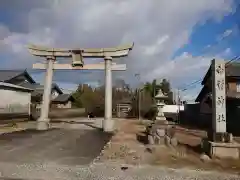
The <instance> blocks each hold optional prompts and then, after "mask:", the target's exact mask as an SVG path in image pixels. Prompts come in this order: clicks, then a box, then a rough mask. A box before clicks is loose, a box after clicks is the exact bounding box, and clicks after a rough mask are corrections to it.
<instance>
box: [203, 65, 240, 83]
mask: <svg viewBox="0 0 240 180" xmlns="http://www.w3.org/2000/svg"><path fill="white" fill-rule="evenodd" d="M225 70H226V76H227V77H237V78H240V63H239V62H234V63H229V64H228V65H227V66H226V69H225ZM211 74H212V72H211V66H210V67H209V68H208V71H207V73H206V75H205V76H204V78H203V81H202V85H204V84H206V82H207V80H208V78H210V77H211Z"/></svg>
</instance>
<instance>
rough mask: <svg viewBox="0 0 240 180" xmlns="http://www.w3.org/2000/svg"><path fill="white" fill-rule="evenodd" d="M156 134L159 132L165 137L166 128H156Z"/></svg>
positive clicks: (160, 135)
mask: <svg viewBox="0 0 240 180" xmlns="http://www.w3.org/2000/svg"><path fill="white" fill-rule="evenodd" d="M156 134H157V135H158V136H159V137H164V136H165V129H157V130H156Z"/></svg>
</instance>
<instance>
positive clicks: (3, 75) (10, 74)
mask: <svg viewBox="0 0 240 180" xmlns="http://www.w3.org/2000/svg"><path fill="white" fill-rule="evenodd" d="M22 74H25V75H26V76H28V78H29V79H30V80H31V81H32V82H33V83H35V81H34V80H33V79H32V77H31V76H30V75H29V74H28V72H27V71H26V70H0V81H2V82H6V81H9V80H11V79H13V78H15V77H17V76H20V75H22Z"/></svg>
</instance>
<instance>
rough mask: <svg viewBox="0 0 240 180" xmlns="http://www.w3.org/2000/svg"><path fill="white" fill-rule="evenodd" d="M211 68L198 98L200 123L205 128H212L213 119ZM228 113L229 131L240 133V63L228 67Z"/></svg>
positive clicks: (204, 79)
mask: <svg viewBox="0 0 240 180" xmlns="http://www.w3.org/2000/svg"><path fill="white" fill-rule="evenodd" d="M211 78H212V75H211V67H209V69H208V71H207V73H206V75H205V77H204V78H203V81H202V86H203V87H202V89H201V91H200V93H199V94H198V96H197V98H196V100H195V101H196V102H198V103H199V116H198V117H197V119H198V121H199V122H201V124H204V125H205V126H208V127H210V126H211V123H212V122H211V118H212V81H211ZM226 108H227V109H226V112H227V131H228V132H231V133H238V132H239V133H240V121H239V118H240V63H231V64H228V65H227V66H226Z"/></svg>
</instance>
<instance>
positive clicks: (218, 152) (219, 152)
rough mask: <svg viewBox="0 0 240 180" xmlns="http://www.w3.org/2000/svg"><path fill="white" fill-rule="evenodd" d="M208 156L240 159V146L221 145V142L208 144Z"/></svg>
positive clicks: (234, 144) (235, 144)
mask: <svg viewBox="0 0 240 180" xmlns="http://www.w3.org/2000/svg"><path fill="white" fill-rule="evenodd" d="M208 143H209V145H208V148H209V149H208V154H209V156H210V157H218V158H231V159H239V158H240V151H239V149H240V144H239V143H236V142H233V143H219V142H211V141H209V142H208Z"/></svg>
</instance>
